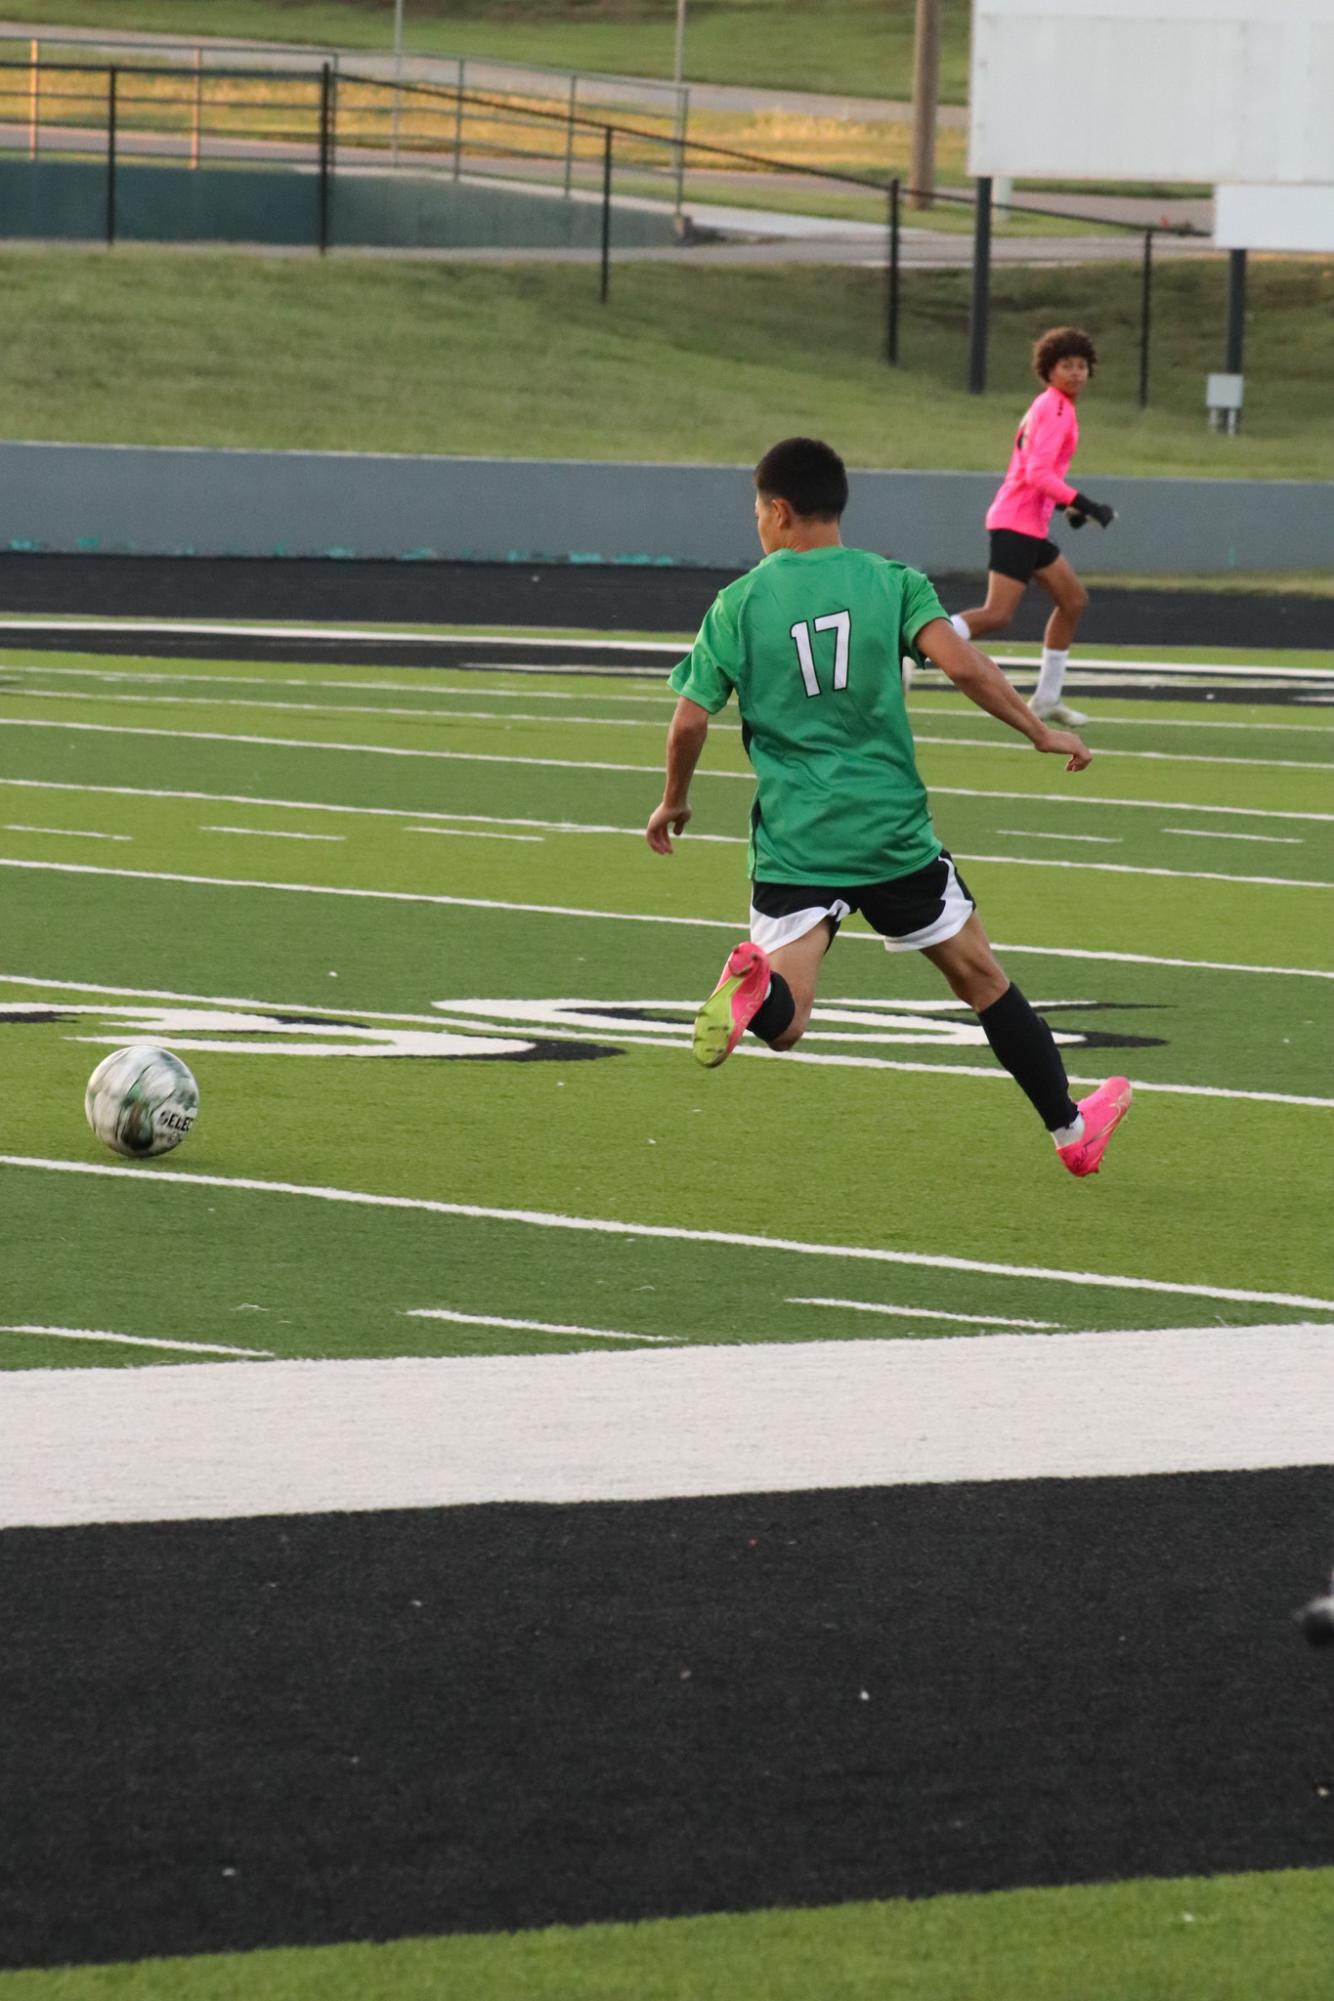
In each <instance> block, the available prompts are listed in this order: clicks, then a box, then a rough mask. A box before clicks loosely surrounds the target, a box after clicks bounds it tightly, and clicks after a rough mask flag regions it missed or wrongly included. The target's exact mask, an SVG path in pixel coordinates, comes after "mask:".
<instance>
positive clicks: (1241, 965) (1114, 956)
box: [0, 859, 1334, 993]
mask: <svg viewBox="0 0 1334 2001" xmlns="http://www.w3.org/2000/svg"><path fill="white" fill-rule="evenodd" d="M0 868H16V869H25V868H26V869H30V870H37V871H52V870H54V871H56V872H64V873H66V874H73V875H89V874H114V875H123V876H128V877H130V878H131V879H133V878H135V877H136V876H137V875H139V874H141V873H144V872H142V871H138V870H134V869H115V870H106V869H98V868H95V867H93V866H92V865H91V864H88V863H83V864H80V863H74V862H23V861H16V860H7V859H0ZM148 879H149V880H150V881H156V880H168V881H174V882H186V883H197V884H201V885H203V886H204V887H205V888H212V889H218V888H223V889H227V888H240V889H278V890H281V889H294V890H296V891H298V892H301V891H303V890H305V889H306V888H307V885H304V884H300V883H292V884H287V883H272V882H262V881H252V880H251V879H249V878H238V879H236V880H231V879H228V878H225V877H219V876H186V875H180V876H170V877H165V878H160V877H157V876H155V875H152V874H150V875H149V876H148ZM311 893H313V894H318V895H327V896H352V897H358V896H361V897H367V896H368V897H377V896H378V897H381V898H384V899H388V900H389V901H392V902H401V903H426V904H445V905H454V906H458V907H460V908H463V909H468V910H502V911H507V912H517V913H520V914H524V915H534V916H539V917H586V918H591V919H595V920H597V921H600V922H604V923H608V924H670V925H672V926H678V927H684V928H686V929H694V930H703V931H730V932H732V933H733V934H734V935H735V934H736V933H737V932H738V931H739V930H741V929H744V926H743V925H742V924H741V923H740V922H739V920H737V919H735V918H731V917H653V916H647V915H645V914H644V913H643V912H642V911H633V910H629V911H626V910H588V909H583V908H580V907H574V906H571V905H568V904H560V903H516V902H506V901H502V900H500V899H498V898H495V897H483V896H441V895H430V894H428V893H427V892H425V891H419V892H418V891H409V890H360V889H338V888H328V889H318V890H313V891H312V892H311ZM846 935H847V937H848V938H849V939H850V941H851V942H852V943H853V944H856V945H879V944H881V942H882V941H881V940H880V938H878V937H877V936H876V934H875V933H874V932H872V931H852V932H848V933H847V934H846ZM996 950H997V951H998V952H1009V953H1021V952H1022V953H1027V954H1029V955H1031V956H1033V957H1036V958H1043V959H1075V960H1081V961H1082V960H1092V961H1099V960H1101V961H1105V962H1107V963H1109V964H1113V965H1128V966H1181V967H1184V968H1186V969H1188V970H1191V971H1194V972H1208V973H1259V974H1265V975H1274V976H1277V977H1282V978H1290V979H1312V980H1334V971H1326V970H1324V969H1322V968H1320V967H1315V966H1257V965H1255V964H1254V963H1251V962H1248V961H1244V960H1233V959H1178V958H1169V957H1166V956H1164V955H1162V954H1156V953H1149V952H1108V951H1094V950H1089V949H1081V948H1079V947H1076V946H1070V945H1001V944H998V945H997V946H996ZM93 991H96V992H99V993H103V992H106V991H108V989H106V988H96V989H93Z"/></svg>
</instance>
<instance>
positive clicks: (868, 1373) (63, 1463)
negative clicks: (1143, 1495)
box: [0, 1323, 1334, 1528]
mask: <svg viewBox="0 0 1334 2001" xmlns="http://www.w3.org/2000/svg"><path fill="white" fill-rule="evenodd" d="M4 1390H5V1393H4V1397H3V1399H0V1526H3V1527H7V1528H8V1527H20V1526H22V1527H60V1526H68V1525H71V1524H74V1523H81V1522H117V1521H120V1522H126V1521H189V1520H199V1519H212V1520H218V1519H227V1518H234V1517H240V1516H256V1515H285V1514H322V1513H331V1512H340V1513H341V1512H356V1511H363V1510H379V1509H389V1508H444V1507H461V1506H475V1505H478V1504H481V1503H488V1502H516V1501H518V1502H524V1501H526V1502H547V1503H553V1502H554V1503H567V1502H579V1501H642V1500H660V1499H669V1498H676V1497H685V1496H689V1495H706V1494H744V1493H760V1494H763V1493H784V1492H787V1493H791V1492H809V1491H815V1490H819V1489H822V1488H852V1487H856V1488H871V1487H896V1486H906V1485H921V1484H931V1483H943V1482H954V1481H980V1480H987V1481H1002V1480H1037V1479H1059V1480H1079V1479H1097V1478H1104V1479H1105V1478H1109V1477H1117V1478H1126V1477H1132V1476H1135V1475H1150V1474H1169V1473H1189V1472H1250V1471H1258V1470H1260V1469H1262V1468H1269V1467H1274V1468H1277V1467H1292V1466H1325V1465H1327V1464H1328V1458H1329V1425H1328V1413H1329V1409H1330V1402H1331V1398H1332V1397H1334V1328H1329V1327H1319V1326H1311V1325H1309V1324H1305V1323H1298V1324H1288V1325H1275V1326H1267V1327H1240V1328H1218V1327H1206V1328H1202V1327H1186V1328H1154V1329H1147V1330H1146V1329H1130V1330H1127V1331H1125V1332H1122V1333H1111V1334H1101V1333H1099V1334H1075V1335H1063V1334H996V1335H993V1336H991V1337H989V1338H986V1337H979V1336H976V1335H973V1336H957V1337H949V1336H945V1337H942V1338H940V1339H937V1340H932V1341H878V1340H864V1341H840V1342H829V1341H819V1342H809V1343H778V1344H764V1343H757V1344H754V1345H747V1346H737V1347H708V1348H665V1349H653V1348H641V1349H635V1350H626V1351H625V1352H623V1353H621V1354H615V1355H613V1354H607V1353H605V1352H603V1353H597V1352H593V1353H582V1354H574V1355H524V1356H478V1357H468V1358H443V1357H401V1358H397V1359H394V1360H387V1361H339V1362H328V1361H321V1362H284V1361H274V1362H266V1363H263V1364H260V1365H252V1364H249V1363H232V1364H210V1363H201V1364H200V1365H199V1366H198V1367H196V1368H189V1369H130V1370H121V1369H112V1370H96V1369H70V1370H65V1369H62V1370H23V1371H17V1372H15V1373H13V1374H11V1375H9V1376H7V1377H6V1378H5V1385H4ZM164 1439H168V1440H170V1442H171V1449H170V1450H169V1451H163V1450H162V1449H161V1445H162V1441H163V1440H164Z"/></svg>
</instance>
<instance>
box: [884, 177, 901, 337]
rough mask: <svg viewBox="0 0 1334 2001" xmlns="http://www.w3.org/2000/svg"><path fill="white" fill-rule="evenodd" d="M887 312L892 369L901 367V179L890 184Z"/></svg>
mask: <svg viewBox="0 0 1334 2001" xmlns="http://www.w3.org/2000/svg"><path fill="white" fill-rule="evenodd" d="M886 310H887V312H888V322H887V324H886V327H885V359H886V360H887V361H888V363H889V365H890V367H891V368H897V367H898V365H899V177H898V175H897V174H895V176H894V178H893V180H892V181H891V182H890V184H889V299H888V302H887V307H886Z"/></svg>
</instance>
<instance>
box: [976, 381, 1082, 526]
mask: <svg viewBox="0 0 1334 2001" xmlns="http://www.w3.org/2000/svg"><path fill="white" fill-rule="evenodd" d="M1078 443H1079V422H1078V419H1077V418H1076V416H1075V406H1074V404H1073V403H1072V402H1071V400H1070V398H1069V397H1068V396H1063V395H1062V394H1061V392H1060V390H1059V389H1055V388H1052V387H1051V386H1050V385H1049V386H1048V387H1047V388H1046V389H1044V390H1043V392H1042V394H1041V395H1040V396H1035V397H1034V399H1033V401H1032V402H1031V403H1030V404H1029V406H1028V408H1027V410H1026V411H1025V412H1024V420H1023V422H1022V423H1021V424H1020V426H1019V429H1018V431H1017V432H1016V434H1015V440H1014V450H1013V451H1012V452H1011V454H1010V463H1009V467H1008V469H1007V471H1006V474H1005V479H1004V481H1003V483H1002V485H1001V488H1000V491H999V492H998V493H997V495H996V498H995V499H994V500H993V501H992V503H991V506H990V507H989V508H988V509H987V527H988V528H1013V529H1014V530H1015V531H1016V533H1018V534H1020V535H1037V536H1039V537H1045V535H1046V533H1047V528H1048V524H1049V523H1050V521H1051V517H1052V514H1053V513H1054V511H1055V510H1056V508H1058V507H1068V506H1069V505H1070V502H1071V501H1072V500H1073V499H1074V497H1075V492H1076V489H1075V488H1074V487H1073V486H1068V485H1067V484H1066V480H1065V471H1066V467H1067V466H1068V465H1069V463H1070V461H1071V459H1072V458H1073V457H1074V455H1075V447H1076V445H1077V444H1078Z"/></svg>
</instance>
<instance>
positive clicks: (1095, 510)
mask: <svg viewBox="0 0 1334 2001" xmlns="http://www.w3.org/2000/svg"><path fill="white" fill-rule="evenodd" d="M1070 504H1071V506H1072V507H1073V508H1074V510H1075V513H1076V514H1082V515H1083V516H1084V518H1085V519H1086V520H1088V521H1096V522H1097V524H1098V526H1099V528H1110V527H1111V525H1112V523H1113V521H1115V519H1116V509H1115V508H1114V507H1108V506H1107V505H1106V503H1105V502H1104V501H1101V500H1090V499H1089V497H1088V495H1087V494H1086V493H1077V494H1076V495H1075V497H1074V499H1073V500H1072V501H1071V503H1070Z"/></svg>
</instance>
